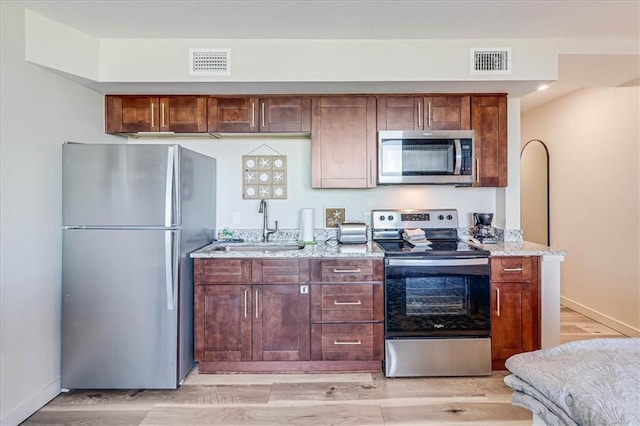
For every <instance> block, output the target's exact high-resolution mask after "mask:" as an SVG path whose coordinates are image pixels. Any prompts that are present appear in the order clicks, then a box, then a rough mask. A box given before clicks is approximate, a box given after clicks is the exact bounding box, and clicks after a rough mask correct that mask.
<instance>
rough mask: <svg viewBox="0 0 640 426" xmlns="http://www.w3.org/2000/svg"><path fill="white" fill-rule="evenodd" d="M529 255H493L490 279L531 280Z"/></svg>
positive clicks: (531, 266) (532, 266)
mask: <svg viewBox="0 0 640 426" xmlns="http://www.w3.org/2000/svg"><path fill="white" fill-rule="evenodd" d="M534 264H535V262H533V259H532V258H531V257H518V256H514V257H495V258H491V280H492V281H531V279H532V278H533V276H534V273H535V271H534V270H533V269H534Z"/></svg>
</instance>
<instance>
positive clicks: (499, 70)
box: [471, 48, 511, 74]
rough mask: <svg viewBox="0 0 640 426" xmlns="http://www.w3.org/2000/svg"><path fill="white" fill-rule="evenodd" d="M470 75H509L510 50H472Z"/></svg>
mask: <svg viewBox="0 0 640 426" xmlns="http://www.w3.org/2000/svg"><path fill="white" fill-rule="evenodd" d="M471 74H511V49H510V48H495V49H493V48H472V49H471Z"/></svg>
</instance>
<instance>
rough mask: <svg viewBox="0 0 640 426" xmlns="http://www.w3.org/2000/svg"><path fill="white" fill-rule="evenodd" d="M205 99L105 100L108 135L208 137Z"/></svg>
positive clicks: (150, 97)
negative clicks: (143, 134) (172, 133)
mask: <svg viewBox="0 0 640 426" xmlns="http://www.w3.org/2000/svg"><path fill="white" fill-rule="evenodd" d="M206 99H207V98H206V97H204V96H164V97H155V96H112V95H107V96H106V97H105V131H106V133H137V132H175V133H205V132H206V131H207V105H206Z"/></svg>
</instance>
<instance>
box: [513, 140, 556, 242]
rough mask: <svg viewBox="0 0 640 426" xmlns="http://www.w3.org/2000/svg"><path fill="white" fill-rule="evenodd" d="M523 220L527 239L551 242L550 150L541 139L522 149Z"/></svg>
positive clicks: (521, 190)
mask: <svg viewBox="0 0 640 426" xmlns="http://www.w3.org/2000/svg"><path fill="white" fill-rule="evenodd" d="M520 223H521V226H522V232H523V234H524V238H525V239H526V240H527V241H531V242H534V243H538V244H543V245H546V246H548V245H550V244H551V228H550V214H549V150H548V149H547V146H546V145H545V143H544V142H542V141H541V140H539V139H532V140H530V141H529V142H527V143H526V144H525V145H524V146H523V147H522V151H520Z"/></svg>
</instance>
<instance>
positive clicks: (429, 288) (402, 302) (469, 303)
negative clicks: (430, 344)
mask: <svg viewBox="0 0 640 426" xmlns="http://www.w3.org/2000/svg"><path fill="white" fill-rule="evenodd" d="M399 269H400V270H405V271H404V273H402V272H400V273H398V270H399ZM407 269H410V268H388V269H387V271H388V272H387V278H386V280H385V291H386V296H385V297H386V306H385V310H386V313H385V315H386V324H385V328H386V334H387V337H438V336H441V337H449V336H469V337H485V336H489V334H490V330H491V311H490V281H489V276H488V275H484V274H480V275H473V274H465V275H457V274H426V273H424V272H418V271H419V268H416V269H418V271H413V272H410V273H406V270H407ZM394 271H395V273H394Z"/></svg>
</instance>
